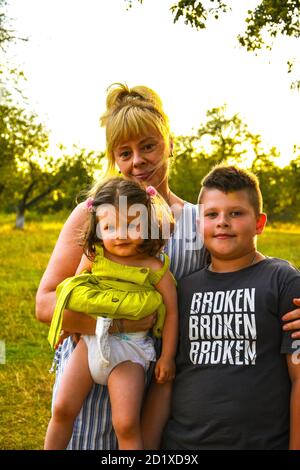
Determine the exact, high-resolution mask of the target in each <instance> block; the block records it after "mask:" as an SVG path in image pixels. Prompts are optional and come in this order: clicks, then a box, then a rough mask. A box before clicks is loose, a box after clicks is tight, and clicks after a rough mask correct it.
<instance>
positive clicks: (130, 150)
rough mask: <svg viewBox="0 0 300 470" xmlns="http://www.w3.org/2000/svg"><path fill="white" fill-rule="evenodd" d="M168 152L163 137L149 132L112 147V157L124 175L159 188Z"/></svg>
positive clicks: (164, 175)
mask: <svg viewBox="0 0 300 470" xmlns="http://www.w3.org/2000/svg"><path fill="white" fill-rule="evenodd" d="M168 153H169V149H168V148H167V146H166V144H165V141H164V139H163V137H161V136H160V135H158V134H149V135H147V136H143V137H141V138H139V139H133V140H130V141H128V142H121V143H120V144H119V145H118V146H117V147H116V148H115V149H114V158H115V162H116V164H117V165H118V167H119V169H120V171H121V173H123V175H124V176H126V177H128V178H130V179H133V180H135V181H138V182H139V183H145V184H147V185H152V186H154V187H156V188H159V186H160V185H161V183H162V182H163V181H165V179H166V176H167V171H168Z"/></svg>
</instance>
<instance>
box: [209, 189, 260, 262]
mask: <svg viewBox="0 0 300 470" xmlns="http://www.w3.org/2000/svg"><path fill="white" fill-rule="evenodd" d="M201 204H203V206H204V244H205V246H206V248H207V249H208V251H209V252H210V253H211V255H212V256H215V257H217V258H219V259H224V260H233V259H237V258H239V257H242V256H245V255H246V254H248V253H250V252H251V251H253V249H255V247H256V235H258V234H260V233H262V231H263V229H264V226H265V223H266V215H265V214H260V215H259V216H257V215H256V214H255V211H254V208H253V206H252V205H251V203H250V201H249V196H248V193H247V192H246V191H244V190H241V191H236V192H232V193H228V194H225V193H223V192H222V191H219V190H218V189H205V191H204V193H203V195H202V199H201Z"/></svg>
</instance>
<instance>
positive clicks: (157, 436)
mask: <svg viewBox="0 0 300 470" xmlns="http://www.w3.org/2000/svg"><path fill="white" fill-rule="evenodd" d="M172 385H173V382H165V383H164V384H158V383H156V382H155V381H154V379H153V382H152V383H151V384H150V387H149V390H148V392H147V395H146V399H145V404H144V406H143V413H142V436H143V442H144V449H146V450H157V449H160V442H161V438H162V433H163V430H164V427H165V425H166V424H167V421H168V418H169V416H170V410H171V398H172Z"/></svg>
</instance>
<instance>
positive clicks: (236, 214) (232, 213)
mask: <svg viewBox="0 0 300 470" xmlns="http://www.w3.org/2000/svg"><path fill="white" fill-rule="evenodd" d="M240 215H242V213H241V211H233V212H231V216H232V217H239V216H240Z"/></svg>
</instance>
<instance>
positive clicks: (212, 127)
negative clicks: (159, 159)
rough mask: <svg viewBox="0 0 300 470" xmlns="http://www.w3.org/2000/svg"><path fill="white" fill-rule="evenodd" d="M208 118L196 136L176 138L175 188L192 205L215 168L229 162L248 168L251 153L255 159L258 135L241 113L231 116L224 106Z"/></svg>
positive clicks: (172, 170) (172, 168)
mask: <svg viewBox="0 0 300 470" xmlns="http://www.w3.org/2000/svg"><path fill="white" fill-rule="evenodd" d="M206 115H207V120H206V122H205V123H203V124H201V125H200V127H199V129H198V130H197V131H196V133H195V134H194V135H193V136H181V137H177V138H176V139H175V155H176V157H175V160H174V162H173V163H172V164H171V169H170V180H171V185H172V188H174V191H175V192H178V193H179V194H181V195H182V197H183V198H184V199H187V200H189V201H192V202H196V199H197V194H198V192H199V189H200V186H201V180H202V179H203V178H204V176H205V175H206V174H207V173H208V172H209V171H210V170H211V168H212V167H213V166H214V165H217V164H218V163H221V162H224V163H226V162H227V163H232V164H233V163H234V164H243V165H244V166H245V162H246V161H247V158H248V157H249V154H250V153H252V155H253V157H254V156H255V153H254V152H255V148H254V142H256V140H255V139H257V136H256V135H254V134H252V133H251V132H250V131H249V129H248V126H247V124H245V123H244V122H243V121H242V120H241V118H240V117H239V115H238V114H235V115H233V116H227V115H226V106H225V105H223V106H221V107H220V108H213V109H211V110H209V111H207V113H206ZM187 182H188V184H187Z"/></svg>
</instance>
